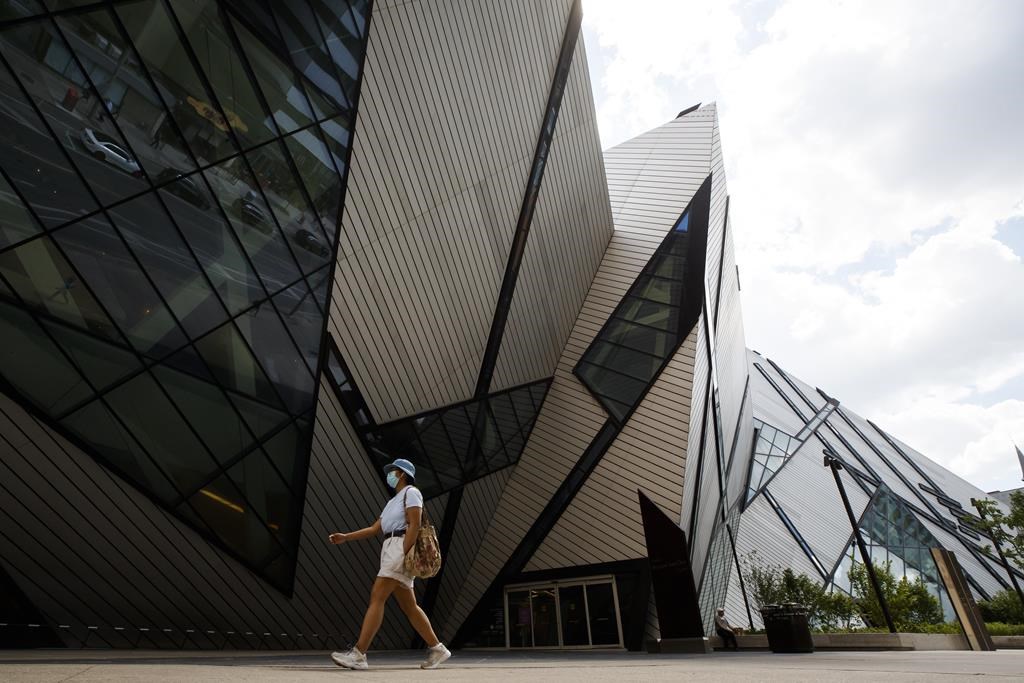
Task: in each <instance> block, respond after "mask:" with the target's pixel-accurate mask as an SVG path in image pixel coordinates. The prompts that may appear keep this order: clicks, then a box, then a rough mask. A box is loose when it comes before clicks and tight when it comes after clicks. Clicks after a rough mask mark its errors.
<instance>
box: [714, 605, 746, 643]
mask: <svg viewBox="0 0 1024 683" xmlns="http://www.w3.org/2000/svg"><path fill="white" fill-rule="evenodd" d="M715 633H717V634H718V637H719V638H721V639H722V647H724V648H726V649H728V648H729V643H730V642H731V643H732V649H734V650H738V649H740V646H739V643H737V642H736V633H735V631H733V628H732V626H731V625H730V624H729V620H728V619H726V618H725V608H724V607H719V608H718V609H717V610H716V611H715Z"/></svg>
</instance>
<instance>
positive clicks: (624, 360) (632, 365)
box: [587, 343, 665, 384]
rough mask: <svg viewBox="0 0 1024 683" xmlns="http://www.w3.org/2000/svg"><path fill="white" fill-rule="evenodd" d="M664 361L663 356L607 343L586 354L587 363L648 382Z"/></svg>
mask: <svg viewBox="0 0 1024 683" xmlns="http://www.w3.org/2000/svg"><path fill="white" fill-rule="evenodd" d="M664 361H665V358H664V357H662V358H659V357H658V356H652V355H650V354H648V353H642V352H640V351H634V350H633V349H627V348H625V347H622V346H616V345H614V344H607V343H606V344H600V345H598V346H595V347H594V351H593V353H590V354H588V356H587V362H589V363H592V364H594V365H600V366H601V367H605V368H609V369H611V370H614V371H615V372H619V373H622V374H624V375H629V376H630V377H635V378H637V379H639V380H640V381H642V382H644V383H648V384H649V383H650V382H651V380H652V379H653V378H654V376H655V374H657V372H658V369H659V368H660V367H661V365H662V363H664Z"/></svg>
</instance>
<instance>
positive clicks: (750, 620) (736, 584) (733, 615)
mask: <svg viewBox="0 0 1024 683" xmlns="http://www.w3.org/2000/svg"><path fill="white" fill-rule="evenodd" d="M745 587H746V586H744V587H741V586H740V575H739V569H738V568H737V567H736V563H735V562H733V563H732V564H731V566H730V568H729V590H728V592H727V593H726V594H725V602H724V604H722V605H719V607H724V608H725V618H726V619H728V620H729V623H730V624H732V625H733V626H740V627H742V628H761V627H762V626H763V625H764V624H763V622H762V621H761V613H760V612H759V611H758V610H757V605H755V604H754V602H753V600H752V599H751V597H750V596H748V598H747V600H749V601H750V615H749V617H748V615H747V601H746V600H744V599H743V588H745Z"/></svg>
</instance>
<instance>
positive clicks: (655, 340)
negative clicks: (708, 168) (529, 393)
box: [574, 182, 710, 421]
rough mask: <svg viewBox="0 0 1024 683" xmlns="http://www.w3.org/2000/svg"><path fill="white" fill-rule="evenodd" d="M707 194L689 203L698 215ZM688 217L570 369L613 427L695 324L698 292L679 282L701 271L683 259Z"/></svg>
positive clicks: (702, 191) (699, 194)
mask: <svg viewBox="0 0 1024 683" xmlns="http://www.w3.org/2000/svg"><path fill="white" fill-rule="evenodd" d="M709 188H710V186H709V184H708V183H707V182H705V184H704V185H703V186H702V187H701V189H700V191H698V192H697V194H695V195H694V198H693V200H692V202H691V205H694V206H697V207H698V211H701V212H702V213H703V211H704V203H705V202H710V191H709ZM689 215H690V207H687V209H686V211H685V212H684V213H683V215H682V216H681V217H680V219H679V221H677V223H676V225H675V226H674V227H673V229H672V230H671V231H669V232H668V233H667V234H666V235H665V237H664V238H663V239H662V242H661V244H660V245H659V246H658V249H657V250H656V251H655V252H654V254H653V255H652V256H651V258H650V260H649V261H648V262H647V264H646V265H645V266H644V269H643V271H641V273H640V275H639V276H637V279H636V281H635V282H633V284H632V285H631V286H630V288H629V291H628V292H627V293H626V296H624V297H623V298H622V301H620V302H619V305H618V306H617V307H616V308H615V310H614V311H613V312H612V314H611V316H610V317H609V320H608V323H607V324H606V325H605V326H604V328H602V330H601V331H600V332H599V333H598V335H597V337H596V338H595V339H594V341H593V342H592V343H591V345H590V347H589V348H587V350H586V351H585V352H584V354H583V356H582V357H581V358H580V361H579V363H578V364H577V365H576V368H575V369H574V372H575V374H576V375H577V376H578V377H579V378H580V380H581V381H582V382H583V383H584V384H585V385H586V386H587V388H588V389H590V391H591V392H592V393H593V394H594V395H595V397H596V398H597V399H598V401H600V402H601V404H602V405H603V406H604V408H605V409H606V410H607V411H608V413H609V415H611V416H612V418H614V419H615V420H617V421H622V420H624V419H625V418H626V417H627V416H628V415H629V414H630V413H631V412H632V410H633V409H634V408H635V407H636V405H637V403H638V402H639V401H640V399H641V397H642V396H643V394H644V392H645V391H646V388H647V387H648V386H650V385H651V384H653V383H654V382H655V380H656V379H657V377H658V375H659V374H660V373H661V370H662V368H663V367H664V364H665V362H666V361H667V360H668V359H669V358H670V357H671V355H672V354H673V353H674V352H675V350H676V349H677V348H678V347H679V344H680V343H682V340H683V338H684V337H685V335H686V334H687V333H688V332H689V329H683V328H684V327H689V326H691V325H692V324H694V323H695V322H696V320H697V315H698V314H699V307H698V306H697V303H699V302H700V300H701V292H699V291H697V292H693V293H688V292H687V290H686V285H685V277H686V274H687V273H686V271H687V268H688V266H690V267H693V268H694V269H698V270H701V271H702V270H703V267H704V264H703V263H701V262H696V261H695V262H694V263H692V264H690V263H688V259H687V258H686V257H687V253H688V249H689V240H690V232H689ZM698 261H699V259H698ZM684 306H685V308H684ZM684 310H685V311H686V318H685V319H684V315H683V312H684ZM634 380H635V381H634ZM637 382H639V383H640V384H641V385H642V386H640V387H638V386H637V384H636V383H637Z"/></svg>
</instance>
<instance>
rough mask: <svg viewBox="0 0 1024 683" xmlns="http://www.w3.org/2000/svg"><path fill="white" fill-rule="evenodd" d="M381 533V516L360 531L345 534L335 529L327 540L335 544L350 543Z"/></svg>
mask: <svg viewBox="0 0 1024 683" xmlns="http://www.w3.org/2000/svg"><path fill="white" fill-rule="evenodd" d="M379 533H380V517H378V518H377V519H376V521H374V523H373V524H371V525H370V526H368V527H366V528H365V529H360V530H359V531H350V532H348V533H347V534H343V533H341V532H340V531H335V532H334V533H333V534H331V535H330V536H328V537H327V540H328V541H330V542H331V543H333V544H334V545H341V544H342V543H348V542H349V541H361V540H362V539H364V538H370V537H371V536H376V535H377V534H379Z"/></svg>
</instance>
